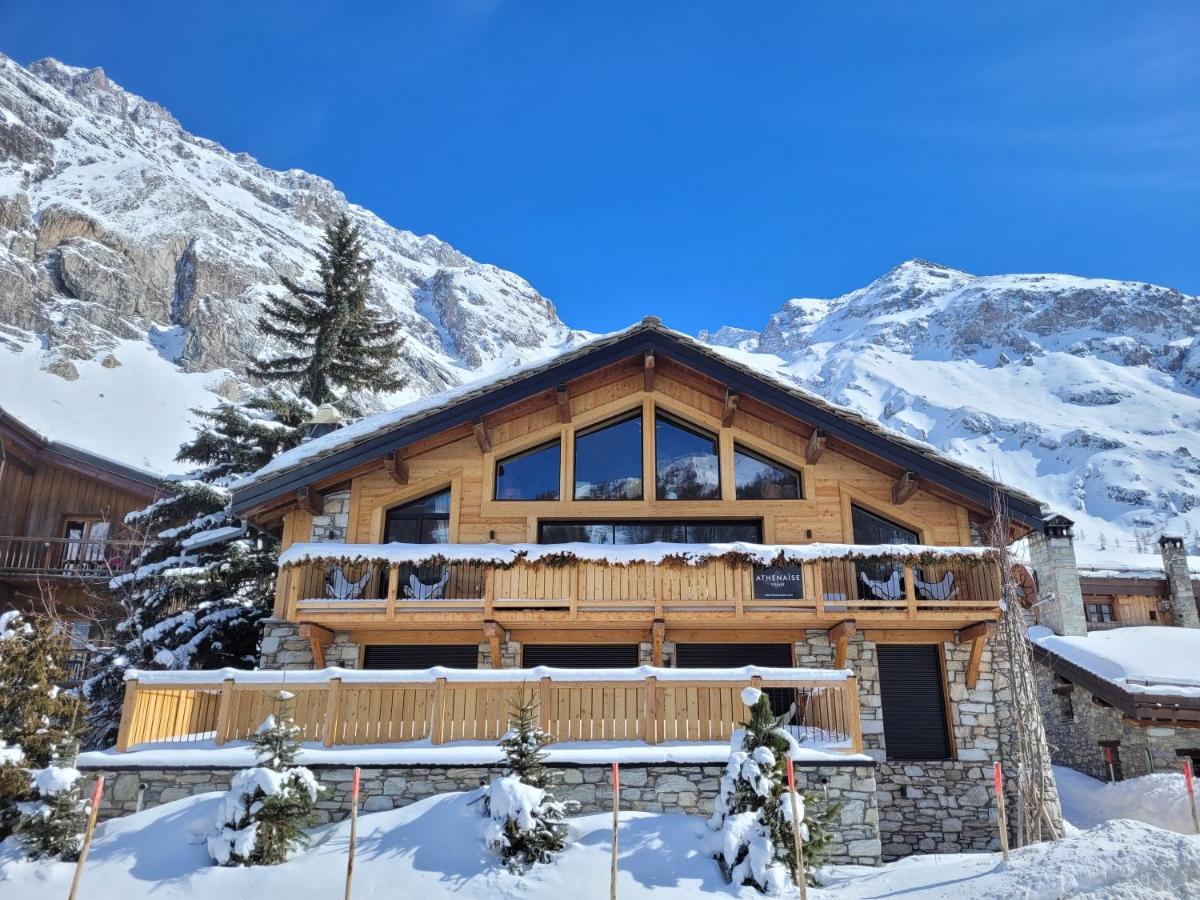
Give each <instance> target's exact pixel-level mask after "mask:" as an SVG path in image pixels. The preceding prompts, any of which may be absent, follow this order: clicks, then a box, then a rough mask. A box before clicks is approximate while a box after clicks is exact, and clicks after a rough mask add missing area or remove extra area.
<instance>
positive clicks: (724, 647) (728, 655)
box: [675, 644, 796, 716]
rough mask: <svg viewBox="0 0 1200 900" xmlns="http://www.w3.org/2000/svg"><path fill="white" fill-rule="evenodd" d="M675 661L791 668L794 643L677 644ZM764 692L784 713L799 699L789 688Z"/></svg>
mask: <svg viewBox="0 0 1200 900" xmlns="http://www.w3.org/2000/svg"><path fill="white" fill-rule="evenodd" d="M675 665H676V666H678V667H679V668H681V669H740V668H741V667H742V666H769V667H770V668H772V669H790V668H792V666H793V665H794V663H793V662H792V645H791V644H676V645H675ZM763 693H765V694H766V695H767V699H768V700H770V701H771V711H772V712H774V713H775V715H777V716H779V715H783V714H784V713H786V712H787V711H788V710H789V709H790V708H791V706H792V704H793V703H794V702H796V692H795V691H794V690H792V689H790V688H767V689H766V690H765V691H764V692H763Z"/></svg>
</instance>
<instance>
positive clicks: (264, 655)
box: [258, 618, 313, 669]
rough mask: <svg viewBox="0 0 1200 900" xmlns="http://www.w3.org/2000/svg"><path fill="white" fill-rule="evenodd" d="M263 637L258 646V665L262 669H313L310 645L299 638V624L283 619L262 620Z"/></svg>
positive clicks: (304, 639)
mask: <svg viewBox="0 0 1200 900" xmlns="http://www.w3.org/2000/svg"><path fill="white" fill-rule="evenodd" d="M262 624H263V632H262V634H263V636H262V640H261V641H260V642H259V645H258V665H259V668H262V669H311V668H313V654H312V644H310V643H309V641H308V638H305V637H301V636H300V624H299V623H298V622H288V621H286V620H285V619H275V618H271V619H264V620H263V623H262Z"/></svg>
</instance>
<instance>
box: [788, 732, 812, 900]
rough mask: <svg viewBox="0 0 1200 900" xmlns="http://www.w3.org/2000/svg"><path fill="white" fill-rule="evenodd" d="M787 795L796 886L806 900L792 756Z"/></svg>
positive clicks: (798, 811)
mask: <svg viewBox="0 0 1200 900" xmlns="http://www.w3.org/2000/svg"><path fill="white" fill-rule="evenodd" d="M787 776H788V797H789V798H791V801H792V846H793V848H794V849H795V851H796V871H797V872H798V873H800V874H799V877H798V878H797V879H796V887H798V888H799V889H800V900H808V878H807V877H806V875H805V874H804V841H803V840H801V838H800V807H799V805H798V804H797V803H796V769H795V767H794V766H793V765H792V758H791V757H790V756H789V757H788V761H787Z"/></svg>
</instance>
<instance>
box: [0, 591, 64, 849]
mask: <svg viewBox="0 0 1200 900" xmlns="http://www.w3.org/2000/svg"><path fill="white" fill-rule="evenodd" d="M68 653H69V647H68V645H67V642H66V641H65V640H64V639H63V635H62V633H61V632H60V631H59V630H58V629H57V628H56V627H55V622H54V620H53V619H51V618H49V617H45V616H23V615H22V614H21V613H19V612H17V611H15V610H10V611H8V612H6V613H4V614H2V615H0V839H2V838H4V837H6V836H7V835H8V834H10V833H11V832H12V829H13V827H14V826H15V825H16V822H17V815H18V811H17V804H18V803H20V802H22V801H27V800H31V799H33V792H32V790H31V786H30V781H29V769H41V768H44V767H46V766H49V765H50V764H51V763H52V762H53V761H54V760H55V759H56V758H61V757H63V756H65V755H67V754H68V753H69V752H71V750H72V749H73V747H74V741H75V738H76V736H77V734H78V733H79V731H80V729H81V728H82V726H83V719H84V713H83V708H82V701H81V700H80V698H79V697H78V696H75V695H74V694H68V693H65V692H63V691H61V690H60V689H59V687H58V685H60V684H62V683H63V682H64V681H66V679H67V671H66V662H67V655H68ZM26 767H28V768H26Z"/></svg>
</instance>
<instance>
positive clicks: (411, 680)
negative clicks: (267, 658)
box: [116, 666, 862, 753]
mask: <svg viewBox="0 0 1200 900" xmlns="http://www.w3.org/2000/svg"><path fill="white" fill-rule="evenodd" d="M746 687H757V688H760V689H774V690H772V694H773V695H774V696H776V697H778V696H780V693H781V692H784V693H783V696H785V697H790V698H791V704H790V705H791V706H792V707H793V709H792V712H791V719H790V722H789V723H788V728H789V730H790V731H791V733H792V734H793V736H795V737H796V738H797V739H798V740H800V741H802V742H803V746H804V747H805V748H807V749H812V750H817V751H823V752H826V753H861V752H862V733H861V726H860V721H859V707H858V683H857V679H856V678H855V677H854V675H852V674H851V673H850V672H848V671H845V670H840V669H834V670H826V669H767V668H757V667H754V666H748V667H746V668H743V669H692V670H688V669H660V668H653V667H649V666H643V667H640V668H635V669H605V670H592V669H553V668H545V667H539V668H534V669H501V670H494V671H477V670H467V669H442V668H438V669H428V670H424V671H416V672H414V671H399V670H397V671H386V670H372V671H362V670H351V669H322V670H317V671H307V672H297V671H288V672H280V671H268V670H260V671H254V672H246V671H239V670H234V669H223V670H218V671H210V672H132V671H131V672H129V673H128V674H127V675H126V682H125V703H124V707H123V709H122V714H121V725H120V730H119V732H118V737H117V747H116V749H117V751H118V752H122V753H123V752H127V751H129V750H132V749H139V748H142V749H144V748H145V747H146V745H153V746H155V747H156V748H163V747H171V748H180V749H193V748H195V749H200V748H203V747H207V746H217V747H220V746H223V745H225V744H226V743H229V742H232V741H245V740H249V739H251V738H252V737H253V736H254V734H255V733H256V731H257V730H258V727H259V725H260V724H261V723H262V721H263V720H264V719H265V718H266V717H267V716H268V715H270V714H272V712H274V711H275V703H276V695H277V694H278V693H279V691H281V690H285V689H286V690H287V691H288V692H289V693H290V694H291V695H292V696H293V698H294V699H293V700H291V701H289V702H290V703H291V709H290V710H289V712H290V714H291V715H292V717H293V718H294V720H295V722H296V725H297V727H298V728H299V729H300V733H299V739H300V740H301V741H302V742H305V743H308V744H310V745H317V746H321V745H323V746H325V747H342V746H362V745H375V746H378V745H388V746H389V747H392V746H394V747H396V748H399V749H403V748H404V747H405V746H408V747H411V748H420V747H430V746H441V745H452V744H463V743H468V742H488V743H492V744H494V743H495V742H497V741H499V740H500V738H501V737H503V736H504V734H505V733H506V732H507V731H508V726H509V721H508V720H509V712H510V710H511V706H512V701H513V699H514V698H516V697H517V696H519V695H521V694H525V695H530V694H532V695H535V696H536V697H537V700H538V703H537V706H538V716H539V720H540V725H541V727H542V729H543V730H545V731H546V732H548V733H549V734H551V735H553V736H554V737H555V738H556V740H557V741H559V742H563V743H568V744H575V743H581V744H594V743H595V742H599V741H605V742H610V743H618V744H638V743H641V744H648V745H655V744H661V743H668V742H670V743H712V744H722V743H724V744H727V743H728V741H729V739H730V737H731V736H732V735H733V732H734V730H735V729H736V728H739V727H741V723H742V722H743V721H744V720H745V718H746V707H745V705H744V704H743V703H742V700H741V696H740V694H741V691H742V690H743V689H744V688H746Z"/></svg>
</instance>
